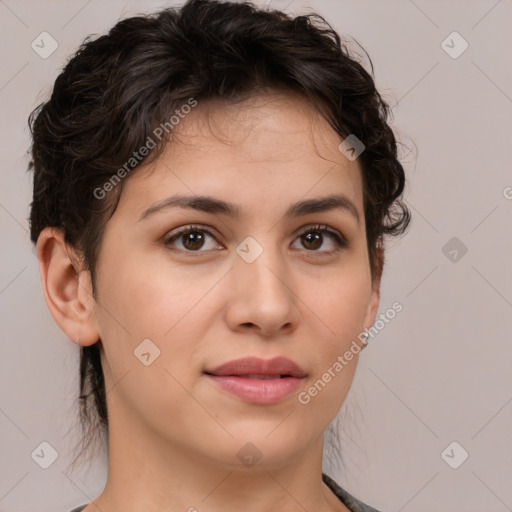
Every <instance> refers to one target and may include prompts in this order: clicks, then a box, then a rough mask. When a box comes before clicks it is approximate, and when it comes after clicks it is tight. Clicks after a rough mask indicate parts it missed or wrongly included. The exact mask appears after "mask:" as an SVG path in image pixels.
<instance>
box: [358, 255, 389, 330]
mask: <svg viewBox="0 0 512 512" xmlns="http://www.w3.org/2000/svg"><path fill="white" fill-rule="evenodd" d="M376 258H377V264H376V269H375V273H374V276H373V280H372V291H371V295H370V302H369V303H368V309H367V310H366V315H365V318H364V325H363V330H364V329H369V328H370V327H371V326H372V325H373V323H374V322H375V318H376V317H377V311H378V310H379V302H380V283H381V278H382V270H383V268H384V248H383V247H382V246H381V245H379V246H378V247H377V250H376Z"/></svg>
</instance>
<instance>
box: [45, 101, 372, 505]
mask: <svg viewBox="0 0 512 512" xmlns="http://www.w3.org/2000/svg"><path fill="white" fill-rule="evenodd" d="M341 140H342V139H341V138H340V137H339V135H337V134H336V132H335V131H334V130H333V129H332V128H331V127H330V126H329V125H328V123H327V122H326V121H325V120H324V119H323V118H322V117H321V116H320V115H318V114H317V113H316V111H315V110H314V109H313V107H312V106H311V105H310V104H309V103H307V102H306V101H305V100H304V99H302V98H301V97H299V96H296V95H294V94H290V93H287V94H284V93H275V94H265V95H263V94H260V95H258V96H254V97H252V98H251V99H250V100H248V101H246V102H244V103H238V104H236V105H229V104H226V103H223V102H220V101H215V102H213V101H210V102H204V103H199V105H198V106H197V107H196V108H195V109H193V110H192V112H191V113H190V114H188V115H187V116H186V118H185V119H183V120H182V121H181V122H180V124H179V125H178V127H177V131H176V136H175V138H174V139H173V141H172V142H170V143H169V144H167V146H166V148H165V151H164V152H163V153H162V154H161V156H159V158H158V159H157V160H155V161H154V162H153V163H152V164H151V165H149V166H146V167H142V168H139V169H137V171H136V172H135V171H134V172H133V174H132V175H130V176H129V177H128V178H126V179H125V180H124V182H123V190H122V194H121V199H120V202H119V205H118V207H117V209H116V211H115V213H114V215H113V216H112V218H111V219H110V220H109V221H108V223H107V225H106V228H105V233H104V237H103V239H102V244H101V248H100V253H99V258H98V262H97V267H96V285H97V300H94V299H93V298H92V286H91V279H90V273H89V272H88V271H85V270H82V269H80V268H79V266H78V265H79V263H78V259H77V255H76V253H75V252H74V250H73V248H72V247H69V246H66V245H65V243H64V241H63V236H62V233H61V232H60V231H59V230H57V229H54V228H46V229H45V230H44V231H43V232H42V233H41V235H40V237H39V240H38V244H37V250H38V257H39V261H40V270H41V279H42V284H43V291H44V295H45V299H46V302H47V304H48V307H49V309H50V311H51V313H52V315H53V317H54V318H55V320H56V322H57V323H58V324H59V325H60V327H61V328H62V329H63V331H64V332H66V334H67V335H68V336H69V337H70V339H72V340H73V341H75V342H76V343H78V344H80V345H84V346H85V345H91V344H93V343H95V342H97V341H98V339H100V338H101V340H102V346H103V350H102V365H103V369H104V374H105V381H106V389H107V404H108V410H109V423H110V425H109V463H108V478H107V483H106V486H105V489H104V491H103V492H102V493H101V494H100V496H98V497H97V498H96V500H94V503H91V504H89V505H88V506H87V507H86V508H85V512H98V511H100V510H101V511H102V512H114V511H119V510H123V511H126V512H131V511H133V512H135V511H137V512H139V511H140V510H145V511H147V512H153V511H155V512H156V511H162V510H166V511H169V512H174V511H181V512H183V511H187V510H189V511H190V512H192V511H193V510H202V511H206V510H207V511H209V512H210V511H211V512H218V511H223V512H226V511H238V510H245V511H247V512H253V511H254V512H256V511H258V512H261V511H263V510H268V511H271V510H280V511H283V512H291V511H294V512H295V511H299V510H300V511H303V510H308V511H312V510H315V511H322V512H326V511H342V510H348V509H347V508H346V507H345V506H344V505H342V504H341V503H340V501H339V500H338V499H337V498H336V497H335V496H334V494H333V493H332V492H331V491H330V489H329V488H328V487H327V486H326V485H325V484H324V483H323V482H322V480H321V471H322V448H323V439H324V431H325V429H326V428H327V426H328V425H329V423H330V422H331V420H332V419H333V418H334V416H335V415H336V413H337V412H338V410H339V409H340V407H341V406H342V404H343V402H344V400H345V397H346V395H347V393H348V391H349V389H350V386H351V383H352V380H353V377H354V372H355V369H356V366H357V360H358V355H355V356H354V359H352V361H350V362H349V363H348V364H347V365H346V366H345V367H344V368H343V370H342V371H341V372H339V373H338V374H337V375H336V377H335V378H333V379H332V380H331V382H329V383H328V384H327V385H326V386H325V388H323V390H322V391H321V392H319V393H318V394H317V396H315V397H313V398H312V399H311V401H310V402H309V403H308V404H306V405H303V404H301V403H299V401H298V400H297V396H296V395H294V396H292V397H290V398H287V399H285V400H284V401H282V402H280V403H278V404H273V405H257V404H250V403H247V402H244V401H242V400H241V399H239V398H237V397H235V396H232V395H230V394H228V393H227V392H225V391H224V390H222V389H220V388H219V387H217V386H216V385H215V384H214V383H212V382H211V380H210V379H208V378H207V377H206V376H205V375H204V374H203V372H204V370H205V369H206V368H209V369H211V368H213V367H215V366H218V365H220V364H221V363H224V362H227V361H229V360H232V359H237V358H240V357H246V356H257V357H261V358H264V359H270V358H272V357H274V356H279V355H282V356H285V357H288V358H290V359H292V360H293V361H295V362H296V363H298V364H299V365H300V366H301V367H302V368H303V369H304V370H305V371H306V372H307V378H306V379H305V382H304V384H303V386H302V388H301V390H300V391H302V390H307V389H308V388H310V387H311V386H312V384H313V383H314V382H315V381H317V380H318V379H319V378H321V376H322V374H323V373H324V372H326V371H327V369H328V368H329V367H332V365H333V363H334V362H335V361H336V360H337V357H338V356H340V355H343V354H344V353H345V352H346V351H347V350H348V349H349V347H350V345H351V343H352V341H353V340H354V339H356V338H357V335H358V334H359V333H360V332H361V331H363V330H364V329H365V328H369V327H370V326H371V325H372V324H373V322H374V320H375V316H376V313H377V309H378V303H379V288H380V276H377V277H375V279H374V280H373V282H372V279H371V274H370V264H369V260H368V253H367V241H366V236H365V219H364V210H363V188H362V180H361V170H360V166H359V163H358V161H357V160H355V161H349V160H348V159H346V158H345V157H344V156H343V154H342V153H341V152H340V151H339V150H338V145H339V143H340V142H341ZM174 194H185V195H189V196H190V195H197V194H200V195H203V194H204V195H210V196H214V197H216V198H218V199H222V200H225V201H229V202H233V203H236V204H237V205H238V206H239V207H240V208H241V211H242V214H241V216H240V218H238V219H236V218H231V217H229V216H226V215H223V214H212V213H205V212H200V211H195V210H191V209H183V208H167V209H162V210H160V211H159V212H158V213H154V214H152V215H149V216H147V217H146V218H145V219H143V220H139V218H140V216H141V215H142V213H143V212H144V211H145V210H146V209H148V208H149V207H151V206H152V205H154V204H156V203H159V202H160V201H163V200H165V199H166V198H168V197H170V196H173V195H174ZM332 194H343V195H344V196H346V197H347V198H348V199H349V200H350V201H351V202H352V203H353V204H354V205H355V208H356V210H357V212H358V215H359V222H358V221H357V220H356V218H355V217H354V216H353V215H352V214H351V213H349V212H348V211H346V210H341V209H336V210H330V211H323V212H317V213H313V214H308V215H305V216H302V217H298V218H291V219H287V218H284V217H283V215H284V212H285V211H286V210H287V209H288V207H289V206H290V205H291V204H293V203H295V202H297V201H301V200H304V199H312V198H321V197H325V196H328V195H332ZM189 224H204V225H206V226H205V229H207V230H208V232H209V233H211V235H209V234H207V233H204V232H203V234H204V235H205V238H204V244H203V245H202V246H201V243H197V242H195V243H194V242H193V241H192V242H191V240H190V236H189V237H187V236H182V237H179V238H178V239H177V240H175V241H174V242H173V243H167V245H166V240H165V236H166V235H169V234H172V233H174V232H176V229H177V228H180V227H183V226H187V225H189ZM315 224H325V225H327V226H329V227H330V228H332V229H333V230H335V231H339V232H341V233H342V234H343V235H344V236H345V237H346V239H347V240H348V242H349V245H348V247H345V248H343V247H342V248H340V249H339V250H338V251H336V248H337V246H336V243H335V240H334V239H333V238H332V237H331V236H330V235H328V234H323V241H322V240H320V241H319V242H318V243H315V242H309V243H308V242H307V240H306V241H304V240H303V239H304V237H302V238H301V237H300V236H299V235H300V234H298V233H297V232H298V231H299V230H300V228H303V227H308V226H314V225H315ZM309 232H311V231H309ZM313 233H314V230H313ZM247 236H252V237H253V238H254V239H255V240H256V241H257V242H258V244H259V245H260V246H261V247H262V248H263V252H262V254H261V255H260V256H259V257H258V258H257V259H256V260H255V261H254V262H253V263H250V264H249V263H247V262H246V261H245V260H244V259H242V258H241V257H240V256H239V255H238V254H237V252H236V248H237V246H238V245H239V244H240V243H241V242H242V241H243V240H244V239H245V238H246V237H247ZM190 247H192V250H190ZM187 248H189V249H188V256H187V254H184V253H185V252H186V251H187ZM194 248H196V251H195V252H194V251H193V249H194ZM173 249H174V250H173ZM180 250H181V252H180ZM198 252H199V253H198ZM75 269H77V270H78V272H77V270H75ZM336 283H338V284H337V285H336ZM144 339H150V340H152V342H153V343H154V344H155V345H156V346H158V348H159V349H160V356H159V357H158V358H156V359H155V360H154V362H152V363H151V364H150V365H149V366H145V365H144V364H142V363H141V362H140V361H139V359H138V358H137V357H134V353H133V352H134V350H135V349H136V347H137V346H138V345H139V344H140V343H141V341H142V340H144ZM248 442H251V443H253V445H255V446H256V447H257V449H258V450H259V452H260V453H261V454H262V458H261V459H260V460H259V462H258V463H257V464H256V465H254V466H252V467H247V466H245V465H244V464H242V462H241V461H240V460H239V459H238V457H237V453H238V451H239V450H240V449H241V448H242V447H243V446H244V445H245V444H246V443H248Z"/></svg>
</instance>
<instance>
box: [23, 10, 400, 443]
mask: <svg viewBox="0 0 512 512" xmlns="http://www.w3.org/2000/svg"><path fill="white" fill-rule="evenodd" d="M368 59H369V57H368ZM369 62H370V64H371V60H370V59H369ZM371 73H372V75H373V65H372V70H371ZM372 75H370V74H369V73H368V72H367V71H366V70H365V69H364V68H363V66H362V65H361V64H360V63H359V62H358V60H357V59H356V58H355V57H352V56H351V55H350V53H349V50H348V48H347V46H346V45H345V44H344V43H342V42H341V39H340V37H339V35H338V34H337V33H336V32H335V31H334V29H333V28H332V27H331V26H330V25H329V24H328V23H327V21H325V19H324V18H323V17H321V16H320V15H318V14H316V13H311V14H308V15H302V16H298V17H291V16H289V15H287V14H285V13H283V12H280V11H276V10H269V9H263V8H258V7H257V6H255V5H254V4H252V3H248V2H219V1H215V0H190V1H188V2H187V3H186V4H185V5H184V6H182V7H181V8H167V9H165V10H162V11H160V12H158V13H155V14H152V15H145V16H136V17H132V18H128V19H125V20H122V21H119V22H118V23H117V24H116V25H115V26H114V27H113V28H112V29H111V30H110V32H109V33H108V34H107V35H103V36H101V37H98V38H97V39H94V40H90V39H86V40H85V41H84V43H83V44H82V45H81V47H80V48H79V49H78V51H77V52H76V53H75V55H74V56H73V57H72V58H71V59H70V60H69V62H68V63H67V65H66V66H65V67H64V69H63V70H62V72H61V73H60V75H59V76H58V77H57V79H56V81H55V84H54V88H53V92H52V94H51V98H50V99H49V100H48V101H47V102H46V103H43V104H41V105H40V106H39V107H38V108H36V109H35V110H34V111H33V112H32V113H31V115H30V118H29V125H30V128H31V132H32V137H33V145H32V161H31V162H30V165H29V168H30V169H33V171H34V192H33V202H32V204H31V213H30V229H31V240H32V241H33V242H34V243H36V241H37V239H38V236H39V234H40V232H41V230H42V229H43V228H45V227H47V226H54V227H57V228H60V229H62V230H63V232H64V235H65V240H66V242H67V243H69V244H70V245H72V246H73V247H74V248H75V249H76V250H77V251H78V254H80V255H81V257H82V262H83V265H84V268H85V269H86V270H90V272H91V278H92V283H93V290H95V289H96V288H95V279H94V275H95V274H94V271H95V264H96V260H97V255H98V250H99V247H100V243H101V238H102V233H103V230H104V227H105V224H106V222H107V221H108V219H109V218H110V216H111V215H112V214H113V212H114V210H115V208H116V205H117V202H118V201H119V197H120V194H121V191H122V184H123V183H122V182H121V183H119V186H117V187H115V188H114V189H113V190H112V191H111V192H109V193H108V194H107V195H106V196H105V197H104V198H98V197H97V194H95V193H94V191H95V190H97V189H98V187H100V188H101V187H104V184H105V183H106V182H108V181H109V180H111V179H112V176H113V175H115V174H116V172H118V171H119V169H120V168H122V167H123V165H125V164H126V162H128V161H129V160H130V158H132V157H133V153H134V152H135V151H137V150H138V149H139V148H141V147H143V146H144V145H146V143H147V140H148V137H149V136H151V134H152V133H154V130H155V128H156V127H158V126H159V125H160V124H161V123H162V122H165V121H166V120H168V119H169V118H170V116H171V115H172V113H173V112H174V111H175V110H176V109H179V108H180V106H182V105H183V104H186V103H187V102H188V101H189V100H190V98H194V99H195V100H197V101H198V102H201V101H203V100H208V99H219V98H220V99H222V100H225V101H229V102H235V101H238V100H240V99H242V98H244V97H247V98H249V97H251V95H253V94H256V93H257V92H258V91H260V90H265V89H267V90H285V91H286V90H287V91H293V92H298V93H300V94H301V95H302V96H303V97H305V98H306V99H308V100H309V101H310V102H311V104H312V105H313V106H315V108H316V109H317V110H318V111H319V112H320V113H321V114H322V115H323V116H324V117H325V119H326V120H327V121H328V122H329V123H330V125H331V126H332V127H333V129H334V130H336V132H337V133H338V134H339V135H340V136H341V137H342V138H346V137H347V136H348V135H350V134H353V135H355V136H356V137H357V138H358V139H359V140H360V141H362V142H363V144H364V146H365V150H364V152H363V153H362V154H361V155H360V156H359V162H360V165H361V168H362V174H363V176H362V177H363V187H364V210H365V220H366V236H367V243H368V254H369V259H370V266H371V271H372V276H374V275H377V274H378V275H380V274H381V272H382V266H383V261H384V260H383V240H384V237H385V236H387V235H392V236H394V235H399V234H402V233H404V232H405V230H406V228H407V226H408V224H409V220H410V212H409V210H408V209H407V207H406V206H405V204H404V203H403V202H402V200H401V195H402V193H403V190H404V184H405V176H404V170H403V167H402V165H401V164H400V162H399V160H398V158H397V143H396V141H395V137H394V135H393V132H392V130H391V128H390V126H389V125H388V124H387V120H388V117H389V115H390V112H389V107H388V105H387V104H386V102H385V101H384V100H383V99H382V98H381V96H380V94H379V93H378V91H377V90H376V88H375V84H374V80H373V78H372ZM165 140H166V138H162V140H161V141H159V143H158V144H157V145H156V147H155V149H153V150H152V151H150V153H149V154H148V155H147V156H146V157H145V158H144V159H143V160H142V162H141V163H144V164H146V163H148V162H149V161H151V160H153V159H155V158H156V157H157V156H158V154H159V152H160V151H161V149H162V147H163V143H164V142H165ZM139 165H140V164H139ZM134 167H136V166H134ZM125 179H129V176H127V177H126V178H125ZM95 297H96V295H95ZM100 343H101V340H99V342H98V343H96V344H94V345H92V346H88V347H82V348H81V352H80V417H81V424H82V427H83V428H84V432H86V431H85V428H86V426H87V425H88V426H89V429H88V431H87V432H86V435H85V436H83V438H82V439H83V447H84V449H85V448H87V447H88V446H89V444H90V441H91V440H92V438H93V437H94V436H95V434H96V433H97V431H98V430H101V427H104V431H105V430H108V417H107V405H106V394H105V384H104V380H103V371H102V368H101V359H100V347H99V345H100ZM93 415H95V416H96V421H94V420H93V418H92V416H93Z"/></svg>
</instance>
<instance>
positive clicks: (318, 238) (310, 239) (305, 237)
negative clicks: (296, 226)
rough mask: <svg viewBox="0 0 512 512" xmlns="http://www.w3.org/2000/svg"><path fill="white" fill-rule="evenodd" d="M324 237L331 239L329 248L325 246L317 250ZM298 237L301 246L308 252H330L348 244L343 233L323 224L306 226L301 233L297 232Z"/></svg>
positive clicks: (323, 241) (324, 240) (321, 244)
mask: <svg viewBox="0 0 512 512" xmlns="http://www.w3.org/2000/svg"><path fill="white" fill-rule="evenodd" d="M326 238H327V240H329V239H330V240H331V248H330V249H329V248H327V250H318V249H320V248H321V247H322V246H323V245H324V244H325V242H326ZM299 239H300V242H301V245H302V247H303V248H305V249H307V250H308V251H309V252H319V253H331V252H336V251H339V250H340V249H341V248H343V247H347V246H348V242H347V240H346V239H345V238H344V237H343V235H341V234H339V233H337V232H336V231H333V230H331V229H329V228H328V227H327V226H324V225H318V226H310V227H308V228H306V229H305V230H303V231H302V233H299Z"/></svg>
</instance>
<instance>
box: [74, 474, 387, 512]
mask: <svg viewBox="0 0 512 512" xmlns="http://www.w3.org/2000/svg"><path fill="white" fill-rule="evenodd" d="M322 480H323V481H324V482H325V484H326V485H327V486H328V487H329V488H330V489H331V490H332V492H333V493H334V494H335V495H336V496H337V497H338V498H339V500H340V501H341V502H342V503H343V505H346V506H347V507H348V508H349V509H350V510H351V511H352V512H380V511H379V510H377V509H376V508H373V507H370V505H367V504H366V503H363V502H362V501H360V500H358V499H357V498H355V497H354V496H352V495H351V494H349V493H348V492H347V491H346V490H345V489H343V488H342V487H340V486H339V485H338V484H337V483H336V482H335V481H334V480H333V479H332V478H331V477H330V476H328V475H326V474H325V473H322ZM86 506H87V503H86V504H85V505H81V506H80V507H76V508H74V509H73V510H71V511H70V512H81V511H82V510H83V509H84V508H85V507H86Z"/></svg>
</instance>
